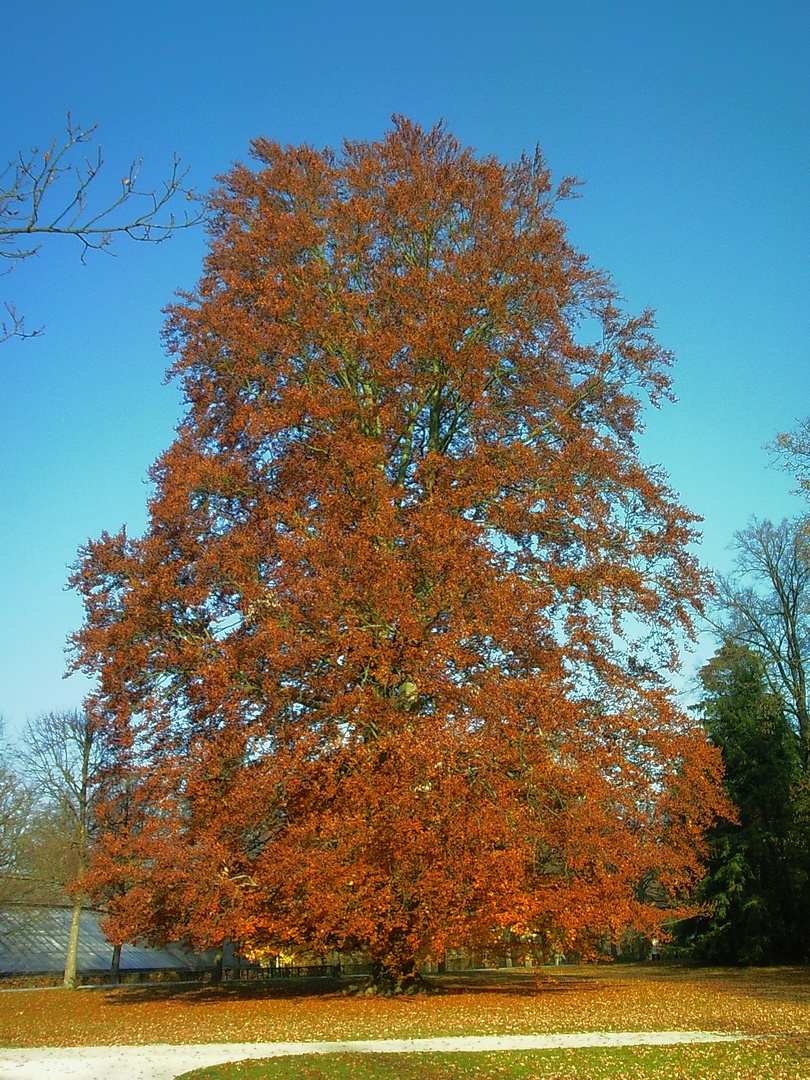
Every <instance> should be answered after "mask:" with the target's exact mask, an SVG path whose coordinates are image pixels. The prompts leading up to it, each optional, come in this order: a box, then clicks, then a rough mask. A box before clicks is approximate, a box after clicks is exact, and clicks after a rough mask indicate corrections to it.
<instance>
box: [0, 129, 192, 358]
mask: <svg viewBox="0 0 810 1080" xmlns="http://www.w3.org/2000/svg"><path fill="white" fill-rule="evenodd" d="M95 132H96V125H95V124H93V125H92V126H91V127H82V126H81V125H79V124H76V123H74V121H73V120H72V119H71V116H70V113H68V115H67V134H66V137H65V138H64V140H62V141H60V140H56V139H54V140H53V142H51V144H50V146H49V147H48V149H47V150H45V151H40V150H39V148H34V149H32V150H31V151H30V152H29V153H27V154H25V153H23V152H20V153H18V154H17V156H16V157H15V158H13V159H12V160H10V161H9V162H8V164H7V165H6V167H5V169H3V170H2V172H0V259H4V260H6V266H5V269H4V270H2V271H0V273H6V274H7V273H10V272H11V270H13V269H14V267H15V266H16V265H17V264H18V263H20V262H21V261H23V260H25V259H30V258H32V257H33V256H35V255H36V254H37V253H38V252H39V250H40V248H41V246H42V241H43V238H45V237H49V236H50V237H54V236H68V237H73V238H75V239H76V240H78V242H79V244H80V246H81V258H82V260H84V257H85V255H86V254H87V252H88V251H90V250H106V251H109V248H110V245H111V244H112V242H113V239H114V238H115V237H116V236H121V235H124V236H128V237H129V238H130V239H131V240H136V241H139V242H142V243H152V244H157V243H160V242H162V241H163V240H166V239H167V238H168V237H169V236H171V235H172V233H174V232H175V231H176V230H178V229H185V228H189V227H190V226H192V225H196V224H197V223H198V222H199V221H200V220H201V219H202V213H201V212H200V209H199V200H198V197H197V196H196V194H195V193H194V191H193V189H191V188H188V187H187V186H186V177H187V175H188V169H182V168H181V167H180V162H179V160H178V158H177V157H175V158H174V159H173V162H172V168H171V172H170V174H169V177H168V179H167V180H166V181H164V183H163V185H162V188H161V189H160V190H156V189H152V190H149V189H146V188H143V189H142V188H140V187H139V178H140V172H141V165H142V159H140V158H139V159H136V160H134V161H133V162H132V163H131V164H130V166H129V170H128V172H127V175H126V176H124V177H123V178H122V180H121V189H120V191H119V192H118V193H117V194H116V195H115V196H113V197H112V198H111V199H107V200H103V199H102V200H101V201H100V202H98V203H96V202H95V201H94V200H93V199H92V198H91V194H92V192H91V187H92V185H93V182H94V181H95V180H96V178H97V177H98V175H99V173H100V172H101V169H102V166H103V165H104V159H103V157H102V153H101V147H100V146H97V147H96V148H95V149H94V151H93V152H92V153H91V154H90V155H86V154H85V153H84V152H83V148H84V147H85V146H87V145H89V144H91V143H92V141H93V138H94V136H95ZM93 190H95V189H93ZM175 197H180V198H183V197H184V199H185V201H186V202H187V203H191V204H192V209H188V210H185V211H184V212H183V213H179V214H178V213H175V212H174V211H171V210H169V209H168V207H169V203H171V202H172V201H173V200H174V199H175ZM5 309H6V312H7V317H6V321H3V322H0V342H3V341H7V340H8V339H9V338H11V337H36V336H37V335H38V334H39V333H41V330H34V331H27V330H26V329H25V320H24V318H23V316H21V315H19V314H18V313H17V311H16V309H15V307H14V304H13V303H11V302H6V304H5Z"/></svg>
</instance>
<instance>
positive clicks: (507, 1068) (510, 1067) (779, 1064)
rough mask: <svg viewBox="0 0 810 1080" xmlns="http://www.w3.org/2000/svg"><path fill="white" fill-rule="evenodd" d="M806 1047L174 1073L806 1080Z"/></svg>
mask: <svg viewBox="0 0 810 1080" xmlns="http://www.w3.org/2000/svg"><path fill="white" fill-rule="evenodd" d="M808 1053H809V1052H808V1048H807V1047H806V1046H803V1047H802V1046H796V1045H794V1044H791V1043H790V1042H786V1041H780V1042H779V1043H778V1045H771V1042H770V1040H769V1041H768V1045H767V1046H766V1045H763V1044H758V1045H754V1046H752V1045H751V1044H743V1043H735V1044H718V1045H715V1046H705V1045H704V1046H672V1047H629V1046H628V1047H616V1048H613V1049H610V1050H604V1049H603V1050H595V1049H580V1050H543V1051H531V1052H521V1053H495V1054H396V1055H393V1054H388V1055H386V1054H341V1055H335V1056H333V1057H325V1056H320V1057H319V1056H316V1055H312V1056H309V1057H300V1058H277V1059H266V1060H264V1061H240V1062H235V1063H233V1064H231V1065H222V1066H219V1067H217V1068H213V1069H212V1068H207V1069H198V1070H195V1071H194V1072H190V1073H184V1074H183V1076H182V1077H178V1078H177V1080H394V1078H396V1080H473V1078H475V1080H512V1078H514V1080H647V1078H649V1080H692V1078H694V1080H759V1078H760V1077H761V1078H763V1080H799V1078H801V1080H806V1078H807V1077H808V1076H810V1056H808Z"/></svg>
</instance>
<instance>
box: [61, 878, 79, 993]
mask: <svg viewBox="0 0 810 1080" xmlns="http://www.w3.org/2000/svg"><path fill="white" fill-rule="evenodd" d="M81 919H82V896H81V893H77V894H76V896H75V898H74V900H73V915H72V917H71V920H70V934H69V936H68V946H67V955H66V956H65V978H64V982H63V984H62V985H63V986H65V987H67V989H68V990H75V989H76V962H77V959H78V956H79V929H80V927H81Z"/></svg>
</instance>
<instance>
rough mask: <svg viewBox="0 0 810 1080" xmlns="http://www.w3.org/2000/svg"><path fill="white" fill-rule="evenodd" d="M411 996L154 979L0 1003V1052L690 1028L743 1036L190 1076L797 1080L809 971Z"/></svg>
mask: <svg viewBox="0 0 810 1080" xmlns="http://www.w3.org/2000/svg"><path fill="white" fill-rule="evenodd" d="M434 985H435V992H434V993H431V994H429V995H424V996H417V997H413V998H374V997H363V996H358V995H345V994H343V993H342V992H341V991H340V990H339V989H335V988H328V989H327V988H323V987H322V986H320V985H319V984H317V983H310V984H309V985H304V984H298V985H296V984H293V983H289V984H286V985H282V986H277V985H271V986H256V985H255V984H254V985H253V986H241V987H235V988H234V987H230V986H227V985H226V986H224V987H222V988H220V989H213V988H212V989H207V988H205V987H201V988H192V987H177V988H174V989H172V988H171V987H170V986H155V987H144V988H140V989H139V988H132V989H127V988H121V989H117V990H92V991H90V990H88V991H82V990H80V991H74V992H70V991H54V990H48V991H45V990H43V991H33V992H30V993H9V994H0V1045H4V1046H60V1045H61V1046H81V1045H104V1044H145V1043H164V1042H165V1043H206V1042H276V1041H283V1042H290V1041H310V1040H326V1041H335V1040H351V1039H374V1038H419V1037H427V1036H433V1035H496V1034H501V1035H502V1034H542V1033H546V1032H548V1033H551V1032H579V1031H599V1030H613V1031H655V1030H658V1031H662V1030H667V1031H668V1030H678V1029H680V1030H701V1031H719V1032H742V1033H745V1034H748V1035H754V1036H765V1038H757V1039H755V1040H748V1041H744V1042H736V1043H728V1044H704V1045H696V1046H673V1047H632V1048H630V1047H628V1048H616V1049H604V1048H599V1049H581V1050H580V1049H576V1050H554V1051H532V1052H519V1053H497V1054H494V1053H486V1054H475V1055H473V1054H413V1055H406V1056H402V1055H396V1056H394V1055H377V1054H374V1055H335V1056H330V1057H324V1056H316V1057H307V1058H288V1059H279V1060H276V1061H273V1062H264V1063H261V1062H255V1061H254V1062H243V1063H240V1064H238V1065H230V1066H221V1067H219V1068H217V1069H210V1068H209V1069H203V1070H200V1071H199V1072H197V1073H196V1074H194V1075H195V1076H196V1077H199V1078H200V1080H202V1078H212V1080H213V1078H215V1077H216V1078H217V1080H224V1078H226V1077H227V1078H237V1077H238V1078H240V1080H264V1078H266V1080H292V1078H294V1077H295V1078H300V1080H316V1078H318V1080H320V1078H322V1077H323V1078H325V1077H329V1078H343V1077H346V1078H348V1077H352V1078H357V1080H377V1078H380V1077H394V1076H396V1077H398V1078H399V1077H401V1078H404V1080H411V1078H412V1080H416V1078H419V1080H422V1078H424V1080H428V1078H430V1080H449V1078H451V1077H452V1078H454V1080H465V1078H467V1077H481V1078H484V1080H488V1078H495V1077H499V1078H500V1077H504V1078H509V1077H538V1078H540V1077H542V1078H551V1077H559V1078H563V1077H577V1080H590V1078H602V1077H605V1078H607V1077H610V1078H617V1080H618V1078H622V1077H634V1078H635V1077H648V1076H649V1077H655V1078H656V1080H670V1078H671V1080H675V1078H696V1080H697V1078H699V1080H714V1078H718V1080H742V1078H747V1077H755V1076H756V1077H763V1078H765V1080H777V1078H778V1080H800V1078H801V1080H810V969H803V968H787V969H764V970H763V969H756V970H755V969H745V970H730V969H709V970H701V969H688V968H681V967H670V966H667V965H662V966H660V967H652V966H618V965H617V966H612V967H598V968H593V967H581V968H559V969H558V968H554V969H544V970H543V971H542V972H541V973H540V975H539V977H538V978H535V976H533V975H531V974H528V973H524V972H519V971H514V972H501V973H492V974H486V975H475V976H459V977H446V978H443V979H435V980H434Z"/></svg>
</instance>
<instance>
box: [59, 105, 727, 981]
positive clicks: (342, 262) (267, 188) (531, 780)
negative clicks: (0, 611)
mask: <svg viewBox="0 0 810 1080" xmlns="http://www.w3.org/2000/svg"><path fill="white" fill-rule="evenodd" d="M253 155H254V158H255V160H256V162H257V168H256V169H251V168H248V167H245V166H241V165H240V166H237V167H236V168H235V169H234V170H233V171H232V172H231V173H230V174H229V175H228V176H226V177H225V178H224V180H223V182H222V186H221V188H220V189H219V190H218V191H217V192H215V194H214V195H213V198H212V200H211V214H212V216H211V224H210V238H211V246H210V252H209V255H208V257H207V259H206V263H205V270H204V274H203V277H202V279H201V281H200V284H199V286H198V288H197V290H196V292H195V293H194V294H192V295H188V296H185V297H183V298H182V300H181V302H179V303H177V304H176V305H174V306H173V307H172V308H171V309H170V313H169V321H168V328H167V341H168V344H169V348H170V350H171V352H172V353H173V355H174V364H173V367H172V374H173V375H174V376H175V377H176V378H178V379H180V380H181V382H182V386H183V388H184V391H185V396H186V401H187V412H186V415H185V418H184V419H183V421H182V423H181V424H180V426H179V428H178V435H177V438H176V440H175V442H174V443H173V445H172V446H171V447H170V448H169V449H168V450H167V451H166V453H165V454H164V455H163V456H162V457H161V458H160V460H159V461H158V462H157V464H156V465H155V466H154V468H153V470H152V474H151V477H152V481H153V484H154V494H153V496H152V498H151V500H150V503H149V524H148V527H147V529H146V531H145V533H144V535H143V536H142V537H140V538H132V537H130V536H128V535H127V534H126V532H125V530H122V531H121V532H119V533H117V534H114V535H107V534H105V535H103V536H102V537H101V539H100V540H98V541H95V542H91V543H88V544H87V546H86V547H85V548H84V549H83V551H82V553H81V557H80V560H79V562H78V564H77V567H76V570H75V574H74V577H73V584H74V586H75V587H76V588H77V589H78V590H79V591H80V592H81V594H82V595H83V597H84V602H85V608H86V617H85V623H84V626H83V628H82V629H81V630H80V631H79V632H78V633H77V635H76V638H75V649H76V664H77V666H80V667H82V668H83V669H84V670H86V671H88V672H90V673H91V674H93V675H97V676H98V691H97V693H96V694H95V695H94V697H93V700H92V702H91V703H90V704H91V708H92V710H93V712H94V714H95V715H98V716H100V717H103V718H104V725H103V732H102V734H103V737H104V738H105V739H106V740H107V741H109V742H110V743H111V744H113V748H114V751H115V758H116V760H117V761H118V762H119V765H120V768H121V769H122V770H123V771H124V772H125V773H126V776H127V777H128V785H129V787H128V791H129V793H130V801H129V804H128V805H129V811H128V824H127V826H126V828H123V829H118V830H116V833H115V835H114V836H111V838H110V841H109V843H107V844H106V846H105V845H103V844H102V846H101V849H100V850H99V853H98V857H97V861H96V865H95V870H94V874H95V880H96V881H97V882H98V881H103V882H106V884H107V885H108V886H109V885H110V883H115V882H119V883H121V884H122V886H124V888H122V895H121V897H120V900H118V901H113V902H112V903H111V914H112V925H113V926H114V928H115V932H116V933H117V934H118V935H119V936H121V935H124V936H127V935H129V936H134V935H136V934H144V933H147V934H150V935H151V936H152V937H153V938H156V939H160V938H167V937H185V938H187V939H189V940H190V941H191V942H192V943H194V944H199V945H208V944H214V943H217V942H219V941H222V940H223V939H225V938H230V939H232V940H234V941H235V942H237V943H238V944H240V945H241V946H242V947H243V948H254V949H257V948H261V947H268V948H272V947H279V945H280V943H282V942H294V943H295V942H297V943H306V944H307V945H309V946H310V947H313V948H321V949H326V948H333V947H336V948H341V949H348V948H355V947H362V948H364V949H366V950H367V951H368V953H369V954H370V956H371V958H372V961H373V964H374V968H375V972H376V974H377V976H378V977H380V978H389V979H393V980H401V979H402V977H403V976H407V975H408V974H409V973H410V972H411V971H412V970H413V968H414V964H415V963H416V962H417V961H419V960H420V959H423V958H426V957H440V956H441V954H442V952H443V950H444V949H445V948H446V947H448V946H455V945H461V944H465V945H467V946H470V947H473V948H479V949H485V948H486V947H488V946H489V945H491V944H492V943H493V941H494V940H495V939H496V938H497V937H498V936H499V935H501V934H502V932H503V931H504V930H510V931H512V932H514V933H517V934H520V935H526V936H527V939H528V940H531V941H532V942H533V943H534V944H535V946H536V947H537V948H540V949H550V948H552V947H553V948H556V949H559V950H561V951H567V950H569V949H579V950H581V951H589V950H591V949H593V948H594V947H595V946H596V944H597V943H598V942H600V941H601V940H604V939H605V938H615V937H616V936H617V935H619V934H620V933H621V932H622V930H623V929H624V928H625V927H626V926H627V925H628V924H631V923H632V924H635V925H637V926H639V927H641V928H642V929H643V928H645V927H646V928H647V929H649V928H650V927H651V926H653V925H655V924H656V923H657V921H658V920H659V918H660V916H661V911H660V910H658V909H657V908H655V907H652V906H650V905H648V904H645V903H644V902H643V901H642V900H640V899H639V897H640V896H642V895H643V890H642V889H640V887H639V886H640V883H641V882H643V881H649V880H650V879H651V878H655V880H656V881H657V882H658V883H659V888H658V889H657V890H656V895H657V896H658V897H659V898H660V897H661V896H662V895H669V896H670V897H671V898H673V899H674V900H678V899H679V898H682V897H683V896H684V895H685V894H686V892H687V891H688V889H689V886H690V883H691V882H692V881H693V880H694V878H695V876H696V875H697V874H698V873H699V871H700V857H701V852H702V846H701V844H702V841H701V837H702V833H703V829H704V827H705V826H706V825H707V824H708V823H709V822H710V821H711V820H712V819H713V818H714V816H715V813H716V812H717V811H718V809H719V808H720V807H721V806H722V798H721V796H720V794H719V788H718V782H717V776H718V769H719V759H718V756H717V754H716V753H715V752H714V751H713V750H712V749H711V748H710V747H709V746H708V745H707V742H706V740H705V737H704V735H703V733H702V731H701V730H700V729H699V726H698V725H696V724H695V723H693V722H692V721H691V720H690V719H688V718H687V717H686V716H685V715H684V714H683V713H682V712H681V711H680V710H679V708H678V707H677V705H676V704H675V702H674V698H673V695H672V694H671V693H670V691H669V690H668V689H667V685H666V682H665V679H664V678H662V672H664V670H665V669H666V668H667V667H671V666H673V665H675V664H676V663H677V649H678V643H679V639H680V635H681V634H683V633H686V634H688V633H689V632H690V630H691V625H692V624H691V620H692V617H693V614H694V612H695V611H696V610H700V608H701V605H702V601H703V599H704V592H705V582H704V580H703V578H702V576H701V574H700V572H699V570H698V567H697V565H696V562H695V560H694V558H693V557H692V555H691V554H690V553H689V550H688V545H689V543H690V541H691V540H693V539H694V522H695V518H694V517H693V516H692V515H691V514H690V513H689V512H687V511H686V510H685V509H683V508H682V507H681V506H680V505H679V504H678V502H677V500H676V498H675V497H674V496H673V494H672V492H671V490H670V489H669V488H668V486H667V483H666V479H665V477H664V475H663V473H662V472H661V470H660V469H658V468H652V467H647V466H644V465H642V464H641V462H640V460H639V456H638V453H637V445H636V436H637V434H638V432H639V431H640V429H641V411H642V406H643V403H644V401H645V400H646V399H651V400H652V401H653V403H655V404H657V403H658V402H659V401H660V400H661V399H662V398H663V397H666V396H667V395H668V393H669V378H668V373H667V367H668V365H669V363H670V357H669V355H668V354H667V353H666V352H665V351H663V350H662V349H661V348H660V346H659V345H658V344H657V343H656V342H655V340H654V338H653V336H652V332H651V330H652V319H651V316H650V314H649V313H645V314H643V315H641V316H639V317H629V316H627V315H625V314H624V313H623V312H622V310H621V308H620V306H619V303H618V298H617V295H616V292H615V289H614V288H613V286H612V285H611V284H610V282H609V280H608V278H607V276H606V275H605V274H604V273H602V272H600V271H598V270H595V269H593V268H592V267H591V266H590V265H589V264H588V262H587V260H586V258H585V257H584V256H583V255H581V254H580V253H579V252H577V251H576V250H575V249H574V248H573V247H572V246H571V244H570V242H569V241H568V239H567V237H566V232H565V228H564V226H563V224H562V223H561V221H560V220H559V218H558V217H557V216H556V214H555V206H556V203H557V201H558V199H560V198H562V197H564V196H565V195H566V193H568V192H569V191H570V187H571V185H570V183H564V184H563V185H562V186H561V187H560V188H558V189H557V190H556V191H555V190H554V189H553V188H552V186H551V182H550V178H549V173H548V171H547V169H546V167H545V165H544V163H543V161H542V159H541V158H540V156H539V155H535V156H534V157H524V158H522V159H521V160H519V161H518V162H517V163H515V164H510V165H504V164H501V163H499V162H498V161H497V160H495V159H493V158H491V157H477V156H476V155H475V154H474V153H473V152H472V151H470V150H467V149H464V148H462V147H461V146H460V145H459V144H458V142H457V141H456V140H455V139H454V138H453V137H452V136H451V135H450V134H448V133H447V131H446V130H445V129H444V128H442V127H437V128H435V129H433V130H432V131H428V132H425V131H423V130H421V129H420V128H418V127H417V126H415V125H413V124H411V123H409V122H408V121H405V120H396V122H395V125H394V128H393V130H392V131H391V132H390V133H389V134H387V135H386V136H385V137H384V138H383V139H382V141H380V142H377V143H347V144H345V145H344V147H343V150H342V152H341V153H340V154H335V153H332V152H331V151H328V150H326V151H323V152H319V151H316V150H314V149H312V148H310V147H307V146H302V147H288V148H282V147H281V146H279V145H277V144H275V143H272V142H269V141H266V140H258V141H257V142H255V143H254V144H253Z"/></svg>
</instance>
